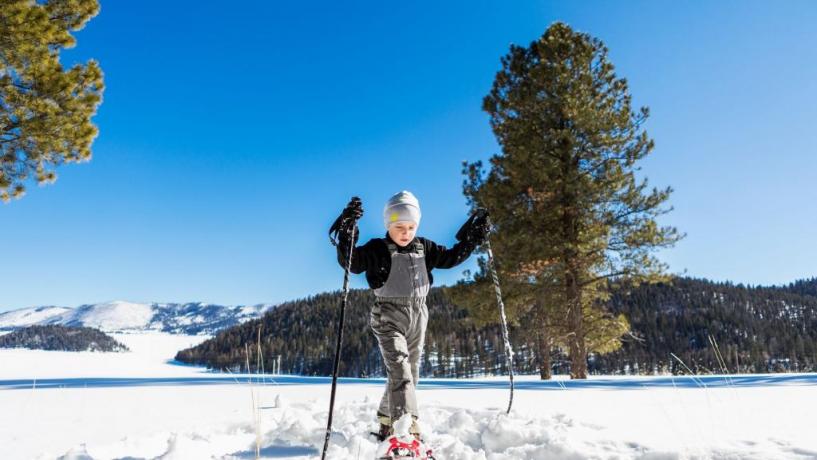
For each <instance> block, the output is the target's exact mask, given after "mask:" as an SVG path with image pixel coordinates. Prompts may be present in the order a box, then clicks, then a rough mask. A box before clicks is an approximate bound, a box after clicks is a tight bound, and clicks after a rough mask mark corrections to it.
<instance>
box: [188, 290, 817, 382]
mask: <svg viewBox="0 0 817 460" xmlns="http://www.w3.org/2000/svg"><path fill="white" fill-rule="evenodd" d="M812 292H815V294H811V293H812ZM341 295H342V293H341V292H332V293H325V294H320V295H316V296H313V297H309V298H307V299H302V300H296V301H293V302H287V303H285V304H282V305H280V306H278V307H277V308H274V309H272V310H270V311H269V312H268V313H267V314H265V315H264V316H263V317H262V318H259V319H257V320H252V321H249V322H246V323H243V324H241V325H239V326H236V327H232V328H229V329H226V330H223V331H221V332H220V333H219V334H218V335H217V336H216V337H214V338H212V339H210V340H207V341H205V342H203V343H202V344H200V345H198V346H196V347H193V348H190V349H186V350H182V351H180V352H179V353H178V354H177V356H176V359H178V360H180V361H183V362H187V363H192V364H200V365H206V366H207V367H209V368H214V369H222V370H225V369H229V370H230V371H247V362H248V361H249V370H250V371H252V372H255V371H257V370H258V368H259V367H260V366H263V367H264V369H265V370H270V369H272V366H273V364H274V363H277V364H278V365H279V369H280V371H281V372H283V373H291V374H299V375H331V371H332V358H333V356H334V346H335V340H336V336H335V330H336V328H337V323H336V321H337V313H338V308H339V305H340V302H341ZM373 301H374V298H373V295H372V293H371V291H370V290H352V291H350V293H349V303H348V306H347V315H346V325H345V330H344V331H345V332H344V346H343V350H342V354H341V365H340V373H341V375H343V376H350V377H366V376H382V375H384V369H383V364H382V361H381V358H380V353H379V351H378V349H377V342H376V340H375V339H374V336H373V335H372V333H371V331H370V330H369V327H368V312H369V308H370V305H371V304H372V302H373ZM428 306H429V326H428V332H427V335H426V344H425V353H424V356H423V361H422V370H421V372H422V374H423V375H425V376H438V377H470V376H475V375H483V374H499V373H505V372H507V369H506V368H505V356H504V349H503V346H502V338H501V333H500V329H499V327H498V326H486V327H476V326H475V325H474V322H473V321H472V320H471V318H469V315H468V313H467V311H466V310H465V309H463V308H460V307H458V306H456V305H453V304H452V303H451V302H450V301H449V300H448V299H447V297H446V296H445V294H444V291H443V290H442V289H441V288H434V289H432V290H431V292H430V294H429V297H428ZM607 308H609V309H610V310H611V311H612V312H614V313H616V314H618V313H622V314H624V315H625V316H626V317H627V318H628V319H629V321H630V324H631V328H632V333H631V335H627V336H625V337H624V338H623V341H624V344H623V346H622V348H621V349H620V350H618V351H616V352H614V353H611V354H608V355H596V354H591V355H590V356H589V358H588V366H589V367H588V369H589V370H590V372H591V373H592V374H622V373H634V374H652V373H665V372H671V373H676V374H678V373H687V372H696V373H709V372H726V371H728V372H730V373H734V372H748V373H756V372H779V371H789V370H791V371H814V370H817V279H811V280H803V281H798V282H796V283H792V284H791V285H789V286H785V287H750V286H743V285H734V284H731V283H714V282H711V281H707V280H701V279H691V278H675V279H674V280H673V281H672V282H671V283H660V284H654V285H641V286H639V287H636V288H627V287H622V288H621V289H619V290H616V291H614V292H613V295H612V297H611V298H610V300H609V302H608V305H607ZM259 329H260V331H261V332H260V359H259V354H258V348H259V347H258V339H259V335H258V334H259V332H258V331H259ZM522 329H523V328H516V327H511V340H512V343H513V344H514V352H515V356H514V360H515V370H516V372H518V373H526V374H535V373H539V367H538V366H539V363H540V362H542V356H541V355H540V353H543V351H541V349H540V347H538V346H537V344H536V342H535V340H532V338H530V337H526V336H525V335H524V334H521V333H520V332H519V331H520V330H522ZM710 338H711V339H710ZM673 354H674V355H675V356H676V357H677V358H674V357H673V356H672V355H673ZM549 357H550V358H551V360H550V362H551V366H552V369H553V372H554V373H555V374H566V373H569V366H570V361H569V360H568V359H567V358H566V354H565V353H564V350H559V349H555V350H551V352H550V356H549ZM259 363H260V365H259ZM685 366H686V367H687V368H688V370H687V369H686V368H685Z"/></svg>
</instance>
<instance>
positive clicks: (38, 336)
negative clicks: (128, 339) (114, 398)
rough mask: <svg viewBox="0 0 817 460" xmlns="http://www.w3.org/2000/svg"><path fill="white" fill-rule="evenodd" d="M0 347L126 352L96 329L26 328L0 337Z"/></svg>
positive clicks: (120, 345)
mask: <svg viewBox="0 0 817 460" xmlns="http://www.w3.org/2000/svg"><path fill="white" fill-rule="evenodd" d="M0 348H30V349H35V350H52V351H103V352H119V351H129V350H128V347H126V346H125V345H123V344H121V343H119V342H117V341H116V340H114V339H113V338H112V337H111V336H109V335H107V334H105V333H104V332H102V331H100V330H99V329H93V328H90V327H66V326H57V325H49V326H28V327H24V328H22V329H18V330H16V331H14V332H11V333H9V334H5V335H3V336H2V337H0Z"/></svg>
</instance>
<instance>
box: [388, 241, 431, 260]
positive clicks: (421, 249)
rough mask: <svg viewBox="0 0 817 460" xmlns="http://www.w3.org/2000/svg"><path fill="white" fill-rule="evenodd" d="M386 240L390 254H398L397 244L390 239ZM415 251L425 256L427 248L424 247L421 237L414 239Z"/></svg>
mask: <svg viewBox="0 0 817 460" xmlns="http://www.w3.org/2000/svg"><path fill="white" fill-rule="evenodd" d="M385 242H386V247H388V248H389V254H390V255H392V256H393V255H395V254H397V245H396V244H394V243H392V242H391V241H388V240H385ZM414 252H415V253H416V254H418V255H419V256H420V257H423V256H425V248H424V247H423V243H422V242H421V241H420V240H419V239H417V240H415V241H414Z"/></svg>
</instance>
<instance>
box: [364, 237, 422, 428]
mask: <svg viewBox="0 0 817 460" xmlns="http://www.w3.org/2000/svg"><path fill="white" fill-rule="evenodd" d="M386 244H387V245H388V247H389V252H390V253H391V271H390V272H389V277H388V279H387V280H386V284H384V285H383V286H382V287H380V288H378V289H375V290H374V293H375V296H376V301H375V304H374V306H373V307H372V311H371V314H370V315H369V324H370V326H371V327H372V331H374V335H375V337H377V342H378V344H379V345H380V354H382V355H383V361H384V362H385V365H386V374H387V376H388V381H387V382H386V391H385V392H384V393H383V398H382V399H381V400H380V407H379V408H378V418H380V420H381V422H383V421H386V420H387V419H391V421H397V420H398V419H399V418H400V417H401V416H402V415H403V414H405V413H410V414H411V415H413V416H414V417H415V418H417V417H418V416H419V414H418V411H417V398H416V396H415V394H414V390H415V387H416V386H417V382H418V380H419V378H420V371H419V364H420V355H421V354H422V352H423V342H424V340H425V334H426V325H427V323H428V308H427V307H426V296H427V295H428V289H429V281H428V272H427V271H426V263H425V254H424V252H423V244H422V243H420V242H419V241H415V242H414V243H413V244H414V245H415V247H414V251H411V252H408V253H404V254H401V253H399V252H397V246H396V245H395V244H394V243H391V242H387V243H386ZM387 424H388V423H387Z"/></svg>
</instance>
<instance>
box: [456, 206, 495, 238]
mask: <svg viewBox="0 0 817 460" xmlns="http://www.w3.org/2000/svg"><path fill="white" fill-rule="evenodd" d="M490 229H491V225H490V223H489V221H488V210H487V209H485V208H479V209H477V210H476V211H475V212H474V213H473V214H471V217H469V218H468V220H467V221H465V223H464V224H463V225H462V227H460V229H459V231H457V235H456V238H457V241H465V242H467V243H470V244H473V245H474V246H480V245H482V243H484V242H485V239H486V238H488V232H489V231H490Z"/></svg>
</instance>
